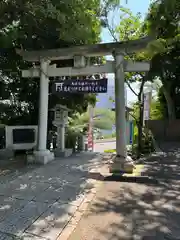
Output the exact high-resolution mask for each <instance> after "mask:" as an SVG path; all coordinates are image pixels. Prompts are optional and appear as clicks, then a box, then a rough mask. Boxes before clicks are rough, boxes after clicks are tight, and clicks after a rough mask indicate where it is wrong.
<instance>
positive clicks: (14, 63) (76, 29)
mask: <svg viewBox="0 0 180 240" xmlns="http://www.w3.org/2000/svg"><path fill="white" fill-rule="evenodd" d="M100 7H101V4H100V0H95V1H94V0H88V1H87V0H81V1H72V0H70V1H65V0H64V1H57V0H55V1H54V0H53V1H52V0H46V1H45V0H40V1H38V2H37V1H28V0H25V1H24V2H23V5H22V4H21V3H20V2H19V1H16V0H15V1H1V3H0V17H1V21H0V29H1V30H0V42H1V52H0V55H1V57H0V69H1V71H0V77H1V82H0V84H1V86H0V99H1V100H4V99H9V98H10V102H9V103H5V104H4V103H2V104H1V106H0V108H1V120H2V122H3V123H6V124H37V121H38V118H37V116H38V104H39V103H38V99H39V80H38V79H22V77H21V71H20V69H24V68H27V67H28V66H30V64H28V63H26V62H24V61H23V60H22V59H21V58H20V57H19V56H18V55H17V54H16V52H15V47H16V48H23V49H25V50H32V49H33V50H38V49H51V48H60V47H68V46H71V45H77V44H78V45H79V44H89V43H95V42H98V41H99V40H100V30H101V27H100V15H99V12H100ZM53 63H57V64H58V65H59V66H71V65H72V61H71V60H70V61H69V60H68V61H60V62H57V61H55V62H53ZM52 81H53V80H52V79H51V83H50V89H51V84H52ZM56 103H61V104H64V105H66V106H67V107H69V108H71V109H73V110H74V111H79V112H84V111H86V108H87V106H88V104H89V103H91V104H95V95H93V94H84V95H83V94H69V95H66V96H62V97H60V98H58V97H56V96H54V95H51V94H50V97H49V108H53V107H54V105H55V104H56ZM49 122H50V123H49V127H51V126H52V118H51V114H50V116H49Z"/></svg>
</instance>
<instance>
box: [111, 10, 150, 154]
mask: <svg viewBox="0 0 180 240" xmlns="http://www.w3.org/2000/svg"><path fill="white" fill-rule="evenodd" d="M108 29H109V31H110V33H111V35H112V37H113V39H114V40H115V41H129V40H135V39H139V38H142V37H144V36H146V35H147V29H146V28H144V22H143V20H142V17H141V15H140V14H139V13H138V14H136V15H134V14H133V13H132V12H131V11H130V10H129V9H126V8H120V20H119V24H118V26H117V27H116V28H112V26H111V25H110V24H108ZM150 58H151V56H150V54H149V52H148V50H144V51H141V52H139V53H136V54H131V55H128V56H126V57H125V59H126V60H132V61H140V62H141V61H147V60H150ZM125 81H126V84H127V86H128V87H129V88H130V90H131V91H132V92H133V93H134V94H135V96H136V97H137V103H138V108H139V109H140V111H139V112H138V114H139V115H138V117H136V118H135V119H136V123H137V127H138V153H139V155H140V153H141V150H142V131H143V130H142V127H143V98H142V96H143V95H142V94H143V89H144V85H145V83H146V82H147V81H148V74H147V73H145V72H131V73H126V74H125ZM135 82H136V83H139V85H140V87H139V89H137V90H134V89H133V88H132V86H131V84H132V83H135Z"/></svg>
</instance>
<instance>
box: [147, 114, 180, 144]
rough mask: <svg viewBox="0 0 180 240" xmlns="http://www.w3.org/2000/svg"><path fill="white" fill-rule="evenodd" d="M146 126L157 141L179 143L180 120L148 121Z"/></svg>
mask: <svg viewBox="0 0 180 240" xmlns="http://www.w3.org/2000/svg"><path fill="white" fill-rule="evenodd" d="M146 126H147V127H148V128H149V129H150V130H151V132H152V133H153V135H154V138H155V139H156V140H159V141H180V119H176V120H170V121H169V120H148V121H146Z"/></svg>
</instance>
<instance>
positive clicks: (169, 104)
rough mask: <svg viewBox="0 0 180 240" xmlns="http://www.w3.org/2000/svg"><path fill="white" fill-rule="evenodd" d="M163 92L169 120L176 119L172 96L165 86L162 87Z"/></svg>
mask: <svg viewBox="0 0 180 240" xmlns="http://www.w3.org/2000/svg"><path fill="white" fill-rule="evenodd" d="M162 91H163V94H164V97H165V99H166V103H167V110H168V119H169V120H173V119H176V113H175V107H174V103H173V100H172V98H171V95H170V94H169V92H168V90H167V89H166V88H165V87H164V86H162Z"/></svg>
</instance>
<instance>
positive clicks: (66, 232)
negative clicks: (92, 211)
mask: <svg viewBox="0 0 180 240" xmlns="http://www.w3.org/2000/svg"><path fill="white" fill-rule="evenodd" d="M101 180H102V179H101ZM97 181H99V182H96V183H95V186H94V188H93V189H92V190H90V192H89V193H88V194H87V195H86V197H85V198H84V200H83V201H82V203H81V204H80V205H79V207H78V208H77V210H76V212H75V213H74V215H73V216H72V217H71V219H70V220H69V222H68V223H67V224H66V226H65V227H64V229H63V230H62V232H61V233H60V234H59V236H58V237H57V239H56V240H68V238H69V237H70V235H71V234H72V233H73V231H74V230H75V229H76V227H77V224H78V223H79V221H80V220H81V218H82V216H83V215H84V213H85V211H86V210H87V209H88V207H89V205H90V203H91V202H92V200H93V199H94V197H95V196H96V193H97V190H98V189H99V188H100V186H101V185H102V184H103V181H100V179H99V180H98V179H97Z"/></svg>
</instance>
